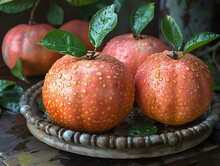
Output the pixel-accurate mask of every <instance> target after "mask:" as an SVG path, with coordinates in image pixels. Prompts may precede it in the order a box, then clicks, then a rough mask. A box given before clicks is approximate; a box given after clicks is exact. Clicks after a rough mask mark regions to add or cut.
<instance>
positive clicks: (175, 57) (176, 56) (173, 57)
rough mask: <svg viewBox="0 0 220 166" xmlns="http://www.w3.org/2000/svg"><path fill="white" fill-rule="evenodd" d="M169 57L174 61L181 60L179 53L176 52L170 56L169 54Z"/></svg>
mask: <svg viewBox="0 0 220 166" xmlns="http://www.w3.org/2000/svg"><path fill="white" fill-rule="evenodd" d="M167 56H168V57H170V58H172V59H174V60H177V59H180V58H178V54H177V52H175V51H173V55H168V54H167Z"/></svg>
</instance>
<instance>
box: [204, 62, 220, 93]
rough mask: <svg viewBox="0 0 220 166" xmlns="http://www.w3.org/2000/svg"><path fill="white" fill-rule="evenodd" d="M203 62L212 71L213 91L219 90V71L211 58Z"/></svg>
mask: <svg viewBox="0 0 220 166" xmlns="http://www.w3.org/2000/svg"><path fill="white" fill-rule="evenodd" d="M204 62H205V64H206V65H207V66H208V68H209V70H210V71H211V73H212V76H213V79H214V91H220V72H219V71H218V69H217V67H216V66H215V64H214V63H213V62H212V61H211V60H205V61H204Z"/></svg>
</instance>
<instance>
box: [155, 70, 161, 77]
mask: <svg viewBox="0 0 220 166" xmlns="http://www.w3.org/2000/svg"><path fill="white" fill-rule="evenodd" d="M159 77H160V70H159V69H157V71H156V75H155V78H159Z"/></svg>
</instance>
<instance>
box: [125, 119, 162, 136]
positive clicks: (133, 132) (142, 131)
mask: <svg viewBox="0 0 220 166" xmlns="http://www.w3.org/2000/svg"><path fill="white" fill-rule="evenodd" d="M157 130H158V129H157V127H156V126H154V125H152V124H150V123H148V122H146V121H142V122H135V123H134V124H132V125H131V126H130V127H129V128H128V135H129V136H131V137H144V136H150V135H154V134H156V133H157Z"/></svg>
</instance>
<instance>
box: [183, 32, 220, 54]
mask: <svg viewBox="0 0 220 166" xmlns="http://www.w3.org/2000/svg"><path fill="white" fill-rule="evenodd" d="M219 37H220V35H218V34H216V33H212V32H200V33H197V34H195V35H193V36H192V37H191V38H190V39H189V40H188V41H187V43H186V45H185V46H184V49H183V55H185V54H187V53H189V52H191V51H193V50H195V49H196V48H198V47H200V46H202V45H205V44H207V43H209V42H211V41H213V40H215V39H217V38H219Z"/></svg>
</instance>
